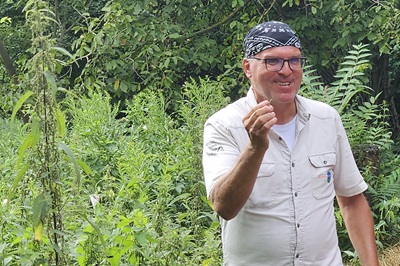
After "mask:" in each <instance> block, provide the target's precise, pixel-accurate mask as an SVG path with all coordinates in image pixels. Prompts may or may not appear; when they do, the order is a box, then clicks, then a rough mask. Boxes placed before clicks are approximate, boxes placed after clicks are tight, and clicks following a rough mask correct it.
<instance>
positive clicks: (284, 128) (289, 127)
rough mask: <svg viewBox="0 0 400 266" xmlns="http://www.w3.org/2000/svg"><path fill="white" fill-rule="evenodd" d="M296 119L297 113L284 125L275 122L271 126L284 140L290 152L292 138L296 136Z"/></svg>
mask: <svg viewBox="0 0 400 266" xmlns="http://www.w3.org/2000/svg"><path fill="white" fill-rule="evenodd" d="M296 120H297V115H295V116H294V117H293V119H292V121H290V122H289V123H286V124H284V125H277V124H275V125H273V126H272V129H273V130H274V131H275V132H276V133H277V134H278V135H279V136H280V137H281V138H282V139H283V140H284V141H285V143H286V145H287V146H288V148H289V151H290V152H292V149H293V145H294V139H295V137H296Z"/></svg>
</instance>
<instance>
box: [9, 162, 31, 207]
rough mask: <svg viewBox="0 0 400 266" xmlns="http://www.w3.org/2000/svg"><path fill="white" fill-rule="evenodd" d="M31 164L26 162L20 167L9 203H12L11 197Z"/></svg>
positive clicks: (10, 193) (11, 190)
mask: <svg viewBox="0 0 400 266" xmlns="http://www.w3.org/2000/svg"><path fill="white" fill-rule="evenodd" d="M28 168H29V165H28V164H24V165H22V167H21V168H20V169H19V171H18V173H17V175H16V176H15V178H14V181H13V184H12V186H11V189H10V192H9V194H8V201H7V204H9V203H10V201H11V199H12V198H13V197H14V193H15V190H16V189H17V186H18V184H19V182H20V181H21V178H22V177H23V176H24V174H25V173H26V171H27V170H28Z"/></svg>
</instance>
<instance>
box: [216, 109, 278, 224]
mask: <svg viewBox="0 0 400 266" xmlns="http://www.w3.org/2000/svg"><path fill="white" fill-rule="evenodd" d="M276 121H277V120H276V117H275V113H274V112H273V107H272V106H271V105H270V103H269V102H268V101H265V102H262V103H260V104H258V105H257V106H256V107H255V108H253V109H252V110H251V111H250V112H249V113H248V114H247V115H246V116H245V117H244V118H243V124H244V127H245V128H246V130H247V132H248V134H249V138H250V142H249V144H248V145H247V147H246V148H245V149H244V150H243V151H242V152H241V154H240V156H239V158H238V161H237V162H236V164H235V165H234V166H233V167H232V169H231V170H230V171H229V172H228V173H226V174H225V175H224V176H222V177H221V178H219V180H218V181H217V182H216V183H215V184H214V186H213V188H212V190H211V193H210V199H211V201H212V203H213V205H214V210H215V211H216V212H217V213H218V214H219V216H221V217H222V218H223V219H225V220H230V219H232V218H234V217H235V216H236V215H237V214H238V212H239V211H240V209H241V208H242V207H243V206H244V204H245V203H246V201H247V199H248V198H249V196H250V194H251V192H252V190H253V186H254V184H255V182H256V179H257V174H258V171H259V168H260V165H261V163H262V160H263V157H264V154H265V151H266V150H267V149H268V146H269V140H268V132H269V130H270V129H271V127H272V126H273V125H274V124H275V123H276Z"/></svg>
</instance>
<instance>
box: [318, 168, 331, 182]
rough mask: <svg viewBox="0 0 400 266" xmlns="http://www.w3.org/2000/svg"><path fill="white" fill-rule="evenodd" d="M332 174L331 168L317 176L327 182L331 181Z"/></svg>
mask: <svg viewBox="0 0 400 266" xmlns="http://www.w3.org/2000/svg"><path fill="white" fill-rule="evenodd" d="M332 175H333V171H332V169H329V170H328V171H326V172H325V173H324V174H322V175H319V176H318V178H323V179H326V182H327V183H328V184H329V183H330V182H331V181H332Z"/></svg>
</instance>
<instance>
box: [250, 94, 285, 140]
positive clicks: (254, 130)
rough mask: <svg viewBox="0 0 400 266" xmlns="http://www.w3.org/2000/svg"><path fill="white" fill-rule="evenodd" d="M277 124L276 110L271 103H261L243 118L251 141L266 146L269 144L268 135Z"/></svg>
mask: <svg viewBox="0 0 400 266" xmlns="http://www.w3.org/2000/svg"><path fill="white" fill-rule="evenodd" d="M276 122H277V118H276V116H275V113H274V108H273V106H272V105H271V104H270V102H269V101H263V102H261V103H259V104H258V105H257V106H256V107H254V108H253V109H252V110H251V111H250V112H249V113H248V114H247V115H246V116H245V117H244V118H243V124H244V127H245V128H246V130H247V132H248V134H249V137H250V140H251V141H252V142H254V143H261V144H263V145H264V146H265V144H268V138H267V134H268V132H269V130H270V129H271V127H272V126H273V125H274V124H275V123H276Z"/></svg>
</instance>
